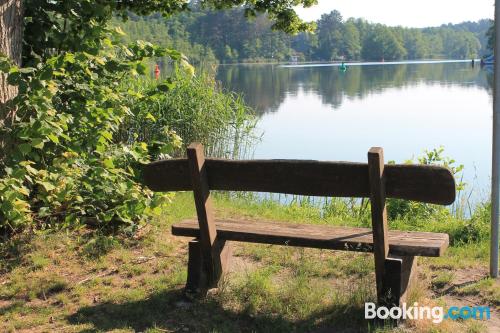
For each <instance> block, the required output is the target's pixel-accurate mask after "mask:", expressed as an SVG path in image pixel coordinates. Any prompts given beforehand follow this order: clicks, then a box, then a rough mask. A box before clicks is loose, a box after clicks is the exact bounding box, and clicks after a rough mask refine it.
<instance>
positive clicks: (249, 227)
mask: <svg viewBox="0 0 500 333" xmlns="http://www.w3.org/2000/svg"><path fill="white" fill-rule="evenodd" d="M144 181H145V184H146V185H147V186H148V187H149V188H150V189H151V190H153V191H187V190H192V191H193V192H194V199H195V204H196V211H197V215H198V220H186V221H182V222H180V223H177V224H174V225H173V226H172V233H173V234H174V235H177V236H188V237H194V240H192V241H190V242H189V259H188V278H187V284H186V290H187V291H189V292H201V293H204V292H206V291H207V290H208V289H209V288H212V287H215V286H216V285H217V283H218V281H219V279H220V278H221V276H222V274H223V273H224V272H225V271H226V270H227V266H228V263H229V258H230V247H229V245H228V244H227V243H226V242H227V241H239V242H252V243H264V244H279V245H285V246H301V247H311V248H319V249H331V250H342V251H358V252H373V253H374V258H375V276H376V286H377V299H378V302H379V303H380V304H385V305H400V304H401V302H403V301H404V299H405V296H406V292H407V290H408V286H409V284H410V282H411V279H412V277H413V275H414V274H413V273H414V272H415V267H416V258H415V257H416V256H427V257H439V256H441V255H442V254H443V252H444V251H445V250H446V248H447V247H448V235H447V234H441V233H429V232H409V231H389V230H388V226H387V214H386V204H385V202H386V198H399V199H406V200H414V201H419V202H425V203H433V204H441V205H448V204H451V203H453V201H454V200H455V181H454V178H453V175H452V174H451V172H450V171H449V170H448V169H447V168H444V167H439V166H428V165H396V164H389V165H384V161H383V151H382V148H371V149H370V150H369V152H368V163H349V162H319V161H305V160H246V161H235V160H222V159H205V158H204V155H203V147H202V145H201V144H197V143H194V144H191V145H190V146H189V147H188V149H187V159H169V160H162V161H158V162H153V163H150V164H148V165H146V166H145V169H144ZM210 190H224V191H256V192H274V193H287V194H297V195H306V196H329V197H358V198H361V197H365V198H370V202H371V218H372V228H371V229H369V228H354V227H338V226H327V225H307V224H292V223H278V222H255V221H245V220H243V219H238V220H235V219H225V220H218V219H215V217H214V212H213V208H212V202H211V198H210Z"/></svg>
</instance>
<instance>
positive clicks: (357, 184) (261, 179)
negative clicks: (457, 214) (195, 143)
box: [143, 159, 455, 205]
mask: <svg viewBox="0 0 500 333" xmlns="http://www.w3.org/2000/svg"><path fill="white" fill-rule="evenodd" d="M204 165H205V168H206V173H207V177H208V180H207V182H208V184H209V188H210V189H211V190H223V191H255V192H273V193H287V194H298V195H312V196H332V197H369V196H370V184H369V179H368V165H367V164H366V163H349V162H320V161H304V160H247V161H244V160H242V161H233V160H219V159H206V161H205V163H204ZM384 169H385V179H386V184H385V185H386V196H387V197H388V198H399V199H406V200H415V201H420V202H426V203H434V204H442V205H448V204H451V203H453V201H454V200H455V180H454V178H453V175H452V173H451V172H450V170H448V169H447V168H444V167H439V166H430V165H397V164H389V165H385V166H384ZM143 175H144V183H145V184H146V185H147V186H148V187H149V188H150V189H151V190H153V191H190V190H192V184H191V179H190V171H189V164H188V161H187V160H186V159H170V160H163V161H157V162H153V163H150V164H148V165H145V166H144V170H143Z"/></svg>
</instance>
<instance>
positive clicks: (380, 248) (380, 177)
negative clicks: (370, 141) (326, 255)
mask: <svg viewBox="0 0 500 333" xmlns="http://www.w3.org/2000/svg"><path fill="white" fill-rule="evenodd" d="M368 174H369V180H370V203H371V214H372V229H373V254H374V257H375V277H376V281H377V299H378V300H379V302H381V300H382V299H383V297H384V295H383V292H384V290H383V289H384V288H383V281H384V275H385V261H386V259H387V256H388V255H389V241H388V230H387V229H388V228H387V211H386V207H385V179H384V152H383V150H382V148H380V147H372V148H371V149H370V150H369V151H368Z"/></svg>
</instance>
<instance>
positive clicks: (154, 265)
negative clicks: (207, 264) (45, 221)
mask: <svg viewBox="0 0 500 333" xmlns="http://www.w3.org/2000/svg"><path fill="white" fill-rule="evenodd" d="M334 205H337V208H335V207H334V208H335V209H333V208H332V209H331V212H330V213H329V214H324V212H321V211H320V210H318V208H317V207H315V206H314V205H310V204H307V203H301V204H300V205H299V204H291V205H285V206H283V205H279V204H276V203H273V202H263V203H256V202H253V201H249V200H248V198H244V197H241V198H238V197H233V198H232V199H229V197H228V196H216V200H215V206H216V209H217V215H218V216H233V217H234V216H245V217H248V218H253V219H276V220H288V221H295V222H298V221H302V222H304V220H307V221H308V223H326V224H341V223H343V224H353V225H365V224H366V223H367V222H366V221H364V218H363V216H360V214H359V212H356V213H349V212H348V211H345V212H342V211H340V208H341V205H340V204H338V203H335V204H334ZM194 215H195V211H194V204H193V202H192V199H191V195H190V194H187V193H186V194H179V195H177V196H176V198H175V200H174V202H173V204H171V206H170V207H169V209H168V210H167V211H166V212H165V214H164V215H163V216H162V217H161V218H159V219H158V220H156V221H154V222H153V223H151V224H150V225H147V226H145V227H144V228H142V229H140V230H139V231H138V233H137V234H136V235H135V236H134V237H132V238H125V237H121V236H116V235H114V236H113V235H107V234H99V233H96V232H95V231H90V230H85V229H82V230H79V231H74V232H64V231H59V232H40V233H38V234H36V235H20V236H19V237H20V239H19V240H17V239H14V240H12V242H11V243H8V244H4V245H3V247H2V249H1V253H0V255H2V257H3V258H5V260H3V262H2V266H1V275H0V317H1V320H0V331H2V332H4V331H5V332H16V331H23V330H26V331H30V332H31V331H34V332H52V331H57V332H134V331H140V332H331V331H335V332H337V331H341V332H343V331H345V332H359V331H361V332H369V331H371V332H391V333H392V332H486V331H487V330H488V328H487V327H486V326H485V324H486V323H485V322H478V321H471V320H468V321H462V322H452V321H449V320H445V321H444V322H443V323H441V324H439V325H436V324H432V323H431V322H428V321H408V322H406V323H404V325H403V326H402V327H400V328H391V327H386V328H384V327H382V328H380V327H378V328H375V327H373V326H370V324H369V323H368V322H367V321H365V320H364V319H363V317H364V302H367V301H374V300H375V287H374V271H373V257H372V255H370V254H358V253H352V252H341V251H337V252H333V251H326V250H317V249H302V248H289V247H279V246H270V245H257V244H234V251H233V252H234V254H233V258H232V270H231V272H230V274H229V275H228V276H226V277H225V279H224V280H223V281H222V282H221V284H220V286H219V288H218V289H216V290H213V291H211V292H210V293H209V295H208V297H206V298H203V299H195V300H192V301H189V300H187V299H186V298H185V297H184V296H183V294H182V288H183V285H184V283H185V280H186V260H187V239H185V238H181V237H173V236H171V234H170V225H171V224H172V223H174V222H175V221H179V220H181V219H183V218H187V217H192V216H194ZM361 215H362V214H361ZM339 216H340V217H339ZM393 224H396V225H397V226H398V227H401V228H403V229H405V228H406V229H412V228H414V225H413V224H412V223H410V222H404V221H398V222H396V223H393ZM443 224H444V225H442V226H436V225H432V226H429V225H427V226H425V227H424V228H427V229H433V230H439V229H440V228H442V229H446V230H459V229H460V226H461V225H463V223H462V222H460V221H458V220H454V219H450V220H449V221H448V222H446V221H445V222H443ZM450 225H451V227H450ZM21 239H22V240H23V241H21ZM487 256H488V251H487V243H486V241H485V240H479V241H476V242H469V243H466V244H465V243H460V242H456V244H455V245H454V246H453V247H451V248H450V249H449V251H447V254H446V256H444V257H442V258H419V265H420V267H419V278H418V283H417V286H416V287H415V288H413V289H412V291H411V293H410V296H409V297H410V301H411V302H415V301H418V302H419V303H420V304H426V305H436V304H441V305H446V304H448V305H450V304H455V303H454V302H458V300H459V299H463V298H464V297H467V298H468V299H471V298H472V300H473V301H474V302H477V303H478V304H481V305H486V304H488V305H490V306H492V308H493V309H497V308H498V307H499V306H500V287H499V285H498V283H497V282H496V281H494V280H491V279H487V278H485V276H486V272H485V267H486V264H487ZM469 277H471V278H470V279H469ZM462 280H464V281H465V282H463V281H462Z"/></svg>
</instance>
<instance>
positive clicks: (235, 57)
mask: <svg viewBox="0 0 500 333" xmlns="http://www.w3.org/2000/svg"><path fill="white" fill-rule="evenodd" d="M114 24H116V25H120V26H121V27H122V28H123V29H124V30H125V32H126V33H127V37H126V38H127V39H129V40H137V39H142V40H147V41H151V42H154V43H157V44H160V45H164V46H169V47H173V48H175V49H177V50H180V51H182V52H183V53H184V54H186V55H187V56H188V57H189V59H190V61H191V62H192V63H195V64H196V63H200V62H221V63H235V62H262V61H273V60H274V61H290V60H292V59H293V60H298V61H332V60H346V61H359V60H374V61H381V60H386V61H387V60H404V59H471V58H474V57H480V56H482V55H485V54H487V53H488V52H489V51H488V29H489V28H490V26H491V20H488V19H484V20H480V21H477V22H463V23H460V24H446V25H441V26H439V27H429V28H404V27H399V26H398V27H390V26H386V25H383V24H377V23H370V22H368V21H366V20H364V19H360V18H349V19H347V20H345V19H344V18H343V17H342V15H341V14H340V12H338V11H336V10H334V11H332V12H330V13H329V14H324V15H322V16H321V18H320V19H319V20H318V21H316V26H317V28H316V31H315V32H313V33H309V32H302V33H300V34H297V35H294V36H293V35H289V34H286V33H284V32H280V31H273V30H272V29H271V26H272V22H271V21H270V20H269V19H267V17H266V16H265V15H260V16H257V17H255V18H254V19H253V20H247V19H246V18H245V17H244V9H243V8H236V9H231V10H225V11H212V10H203V9H201V8H198V7H197V6H193V7H192V8H191V11H189V12H185V13H182V14H181V15H177V16H175V17H171V18H169V19H168V20H167V19H164V18H163V17H161V16H160V15H151V16H147V17H143V16H137V15H131V16H130V20H128V21H127V22H121V21H119V20H115V21H114Z"/></svg>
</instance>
